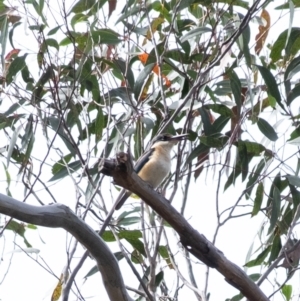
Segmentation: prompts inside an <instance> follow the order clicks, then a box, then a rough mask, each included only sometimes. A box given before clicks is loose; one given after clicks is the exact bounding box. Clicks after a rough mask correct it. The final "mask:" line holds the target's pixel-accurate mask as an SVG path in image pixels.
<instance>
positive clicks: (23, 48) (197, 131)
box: [0, 0, 300, 300]
mask: <svg viewBox="0 0 300 301" xmlns="http://www.w3.org/2000/svg"><path fill="white" fill-rule="evenodd" d="M13 5H15V3H14V4H13ZM13 5H12V4H11V3H10V2H9V1H7V2H6V1H5V2H3V1H1V2H0V11H1V19H0V20H1V21H0V25H1V49H2V52H1V53H2V55H1V66H2V76H1V85H2V89H1V103H0V104H1V105H0V108H1V113H0V131H1V134H0V135H1V162H2V171H1V179H2V185H1V187H2V190H1V191H2V194H1V195H0V212H1V213H2V218H1V234H2V238H0V239H1V240H2V241H4V239H6V237H7V238H11V237H12V236H11V235H10V234H11V233H15V237H13V241H10V243H11V244H15V245H17V248H18V249H19V250H21V251H22V252H24V253H26V254H27V255H29V256H31V255H30V254H31V252H34V250H36V248H35V243H32V242H31V240H30V239H29V238H28V234H29V231H31V230H30V229H35V230H36V231H37V229H38V230H40V229H42V228H41V226H45V227H50V228H53V227H59V228H63V229H65V230H66V231H67V232H69V233H70V234H72V237H70V236H67V238H66V241H65V242H57V243H59V244H60V243H61V244H65V245H67V248H66V254H65V256H66V258H67V259H66V266H65V267H61V269H62V273H61V275H58V274H55V273H52V274H53V276H54V277H56V278H57V279H58V284H57V286H56V288H55V290H54V291H53V293H52V300H58V298H59V297H60V295H62V300H68V298H69V296H70V294H72V296H73V297H74V295H76V296H77V298H79V299H81V300H85V299H87V297H89V296H88V295H84V294H83V293H82V292H81V289H80V288H79V286H78V285H77V283H78V281H81V280H82V276H79V274H78V273H80V271H82V270H83V269H84V268H88V270H89V271H88V273H85V276H84V277H85V279H86V280H87V282H88V281H91V279H92V278H93V277H96V275H95V274H98V271H100V274H101V278H102V280H103V283H104V288H105V289H106V292H107V295H108V298H109V299H110V300H184V299H185V298H186V296H191V297H189V298H194V299H195V300H209V298H210V297H211V298H212V299H213V298H214V296H216V295H217V286H216V285H215V280H214V276H213V275H212V274H211V269H216V270H217V271H218V272H219V273H220V274H221V275H223V276H224V277H225V279H226V281H227V282H228V287H229V286H230V285H231V286H233V287H235V288H236V289H237V290H238V291H235V292H234V293H231V291H230V293H227V292H224V293H223V295H222V297H223V299H224V300H225V299H226V298H229V299H227V300H240V299H242V298H243V296H245V297H247V298H248V300H268V299H269V298H271V297H273V296H276V300H280V298H281V299H283V300H291V299H292V298H293V290H294V291H295V290H297V289H298V287H297V286H295V285H294V283H293V281H292V280H293V278H295V277H296V276H295V275H297V269H298V268H297V267H298V262H299V257H300V255H299V241H298V239H297V237H298V234H297V233H298V228H297V225H298V219H299V210H300V209H299V203H300V194H299V190H298V187H299V186H300V179H299V177H298V173H299V167H300V164H299V149H298V145H299V139H300V138H299V137H300V130H299V116H300V114H299V104H298V103H299V100H297V97H298V96H299V94H300V89H299V87H300V86H299V79H298V75H299V70H300V68H299V66H300V56H299V47H300V29H299V28H298V27H294V26H293V23H294V22H293V21H294V18H295V19H296V17H295V16H297V14H298V16H299V12H298V7H299V5H300V4H299V1H297V0H291V1H288V2H287V3H285V2H284V1H276V5H274V3H272V2H271V1H262V0H257V1H243V0H218V1H206V0H201V1H193V0H191V1H187V0H186V1H185V0H181V1H177V0H170V1H134V0H128V1H116V0H115V1H112V0H110V1H107V0H106V1H105V0H104V1H103V0H102V1H95V0H79V1H74V2H72V3H71V2H70V3H69V2H68V1H65V2H63V3H61V2H60V1H58V2H57V3H54V2H52V1H51V2H50V1H48V2H47V1H39V2H36V1H35V0H28V1H26V2H21V1H20V2H18V3H17V6H13ZM273 15H274V17H273ZM283 16H285V19H284V20H285V21H283V19H282V18H283ZM286 20H288V22H287V21H286ZM280 22H281V23H280ZM276 24H283V25H284V26H281V27H280V29H281V31H280V32H278V30H277V29H275V28H278V27H276ZM163 132H167V133H171V134H176V133H188V134H189V138H188V140H187V141H184V142H181V143H179V144H178V146H177V147H176V150H175V152H174V153H173V154H174V158H173V169H172V172H171V173H170V175H169V176H168V177H167V178H166V179H165V181H164V182H163V184H162V186H161V187H160V189H159V191H158V192H156V191H154V190H153V189H152V188H151V187H149V185H147V183H144V182H143V181H141V180H140V179H139V178H138V177H137V176H136V174H135V173H134V171H133V169H132V162H131V161H132V159H133V160H135V159H137V158H138V157H139V156H141V154H142V153H143V152H144V151H145V150H147V149H148V148H149V145H150V144H151V140H152V139H153V138H154V137H155V136H156V135H158V134H159V133H163ZM119 152H120V153H119ZM117 153H118V156H117V157H115V155H116V154H117ZM111 177H112V178H111ZM210 180H212V181H213V185H212V186H209V185H208V184H207V186H205V185H203V183H206V182H207V181H210ZM200 185H202V186H201V187H202V188H201V195H199V194H200V193H199V189H198V187H200ZM62 187H63V188H62ZM120 187H125V188H130V189H131V190H132V191H133V192H134V193H135V194H136V196H134V198H132V199H130V200H128V201H127V203H126V205H125V206H124V207H123V208H122V210H120V211H117V212H114V211H112V210H111V208H112V206H113V202H114V199H115V198H116V196H117V194H118V191H119V189H120ZM203 187H204V188H203ZM16 188H17V189H16ZM203 189H204V190H203ZM205 189H207V191H205ZM209 190H213V200H206V201H207V202H210V203H213V204H214V205H213V206H214V207H213V208H214V209H213V216H208V215H207V221H206V224H209V223H210V222H209V220H210V219H213V220H214V222H213V223H212V224H211V225H210V227H211V228H215V230H214V232H213V235H212V236H211V237H209V240H207V239H206V238H205V236H203V235H202V234H206V232H205V231H206V229H202V228H201V227H198V226H197V225H195V224H193V225H192V224H191V223H190V222H189V218H190V214H191V212H192V215H193V217H195V218H196V219H197V215H198V212H199V211H200V210H201V211H203V210H205V206H204V204H203V203H200V200H203V199H204V198H206V193H208V191H209ZM138 196H139V197H141V199H143V201H144V202H140V201H137V200H134V199H137V198H138ZM254 219H256V220H257V221H259V222H257V223H256V227H257V229H256V230H257V232H258V235H257V237H256V238H255V240H254V241H253V240H252V238H249V241H248V243H249V246H250V245H251V247H250V249H249V251H248V254H244V256H245V257H244V258H245V261H244V262H243V263H242V265H244V267H243V266H241V265H240V266H238V265H236V264H235V263H233V262H232V261H229V260H228V259H227V258H226V257H225V256H224V254H223V253H222V248H221V249H220V250H219V249H218V247H219V246H218V243H217V239H218V238H219V237H220V235H221V234H220V232H221V231H222V230H223V229H224V228H225V227H226V226H227V225H228V224H229V223H231V222H234V223H235V225H236V226H237V228H236V229H238V228H241V229H243V230H242V231H244V233H245V235H247V227H249V225H248V223H250V220H254ZM261 221H262V223H261ZM40 231H42V230H40ZM226 235H234V233H227V234H226ZM20 238H21V240H20V242H19V239H20ZM83 247H84V248H83ZM9 248H10V245H9V244H8V243H7V244H3V250H4V251H3V252H4V253H5V251H6V250H9ZM235 248H236V249H238V241H236V245H235ZM12 254H14V252H13V253H12ZM89 255H91V257H89ZM226 255H227V254H226ZM232 257H233V258H234V254H231V258H232ZM5 258H6V257H5ZM32 258H33V257H32ZM78 258H80V259H79V260H78ZM33 260H34V258H33ZM10 261H11V262H13V261H14V255H12V256H11V259H10ZM34 261H35V262H34ZM34 261H33V262H32V264H36V263H37V262H38V260H34ZM95 262H96V263H95ZM125 262H126V268H125V267H124V266H125ZM119 263H120V264H121V268H120V266H119ZM123 263H124V264H123ZM199 263H204V264H201V268H198V267H197V265H198V264H199ZM1 264H2V265H3V269H4V270H5V272H3V275H2V280H1V281H2V282H4V281H6V277H7V274H9V273H10V272H11V271H10V265H9V264H7V263H6V260H4V261H3V262H2V263H1ZM39 264H40V265H41V266H42V267H44V268H45V267H47V263H46V262H43V263H39ZM198 266H199V265H198ZM278 267H282V269H281V270H277V268H278ZM47 268H48V267H47ZM49 270H50V269H49ZM128 270H129V272H128ZM283 270H285V271H284V276H283V277H282V275H281V274H282V273H281V272H282V271H283ZM279 271H281V272H279ZM49 273H50V272H49ZM127 273H130V275H132V276H131V277H130V278H131V279H129V277H127ZM199 278H201V281H200V280H199ZM53 279H54V282H55V281H57V280H55V278H53ZM202 279H203V280H202ZM266 280H268V282H269V286H262V289H260V286H261V285H262V284H265V283H266V282H267V281H266ZM222 281H223V280H222ZM127 282H128V285H130V287H128V286H125V284H127ZM131 282H132V283H131ZM96 290H103V288H102V287H101V285H99V287H97V288H95V291H96ZM93 293H94V292H92V294H93ZM189 294H190V295H189ZM218 299H220V298H219V297H218ZM295 299H296V296H295Z"/></svg>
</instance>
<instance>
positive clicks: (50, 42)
mask: <svg viewBox="0 0 300 301" xmlns="http://www.w3.org/2000/svg"><path fill="white" fill-rule="evenodd" d="M45 43H46V45H47V46H51V47H54V48H55V49H56V50H59V45H58V42H57V40H55V39H46V40H45Z"/></svg>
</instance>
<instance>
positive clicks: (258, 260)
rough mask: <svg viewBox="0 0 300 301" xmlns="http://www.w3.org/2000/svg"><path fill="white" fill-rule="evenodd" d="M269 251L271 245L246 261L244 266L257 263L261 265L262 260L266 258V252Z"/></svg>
mask: <svg viewBox="0 0 300 301" xmlns="http://www.w3.org/2000/svg"><path fill="white" fill-rule="evenodd" d="M270 251H271V246H268V247H267V248H266V249H265V250H263V251H262V252H261V253H260V254H259V255H258V256H257V257H256V258H255V259H253V260H250V261H249V262H247V263H246V264H245V266H246V267H248V268H251V267H254V266H257V265H261V264H262V263H263V262H264V260H265V259H266V257H267V256H268V254H269V253H270Z"/></svg>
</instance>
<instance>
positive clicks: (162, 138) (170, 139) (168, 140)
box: [152, 133, 188, 147]
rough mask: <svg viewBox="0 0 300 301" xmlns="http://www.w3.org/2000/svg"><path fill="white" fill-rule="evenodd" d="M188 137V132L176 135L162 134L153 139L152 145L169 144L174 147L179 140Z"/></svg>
mask: <svg viewBox="0 0 300 301" xmlns="http://www.w3.org/2000/svg"><path fill="white" fill-rule="evenodd" d="M187 137H188V134H182V135H176V136H173V135H171V134H168V133H167V134H160V135H158V136H157V137H155V139H154V140H153V143H152V147H156V146H169V147H172V146H174V145H175V144H177V142H178V141H181V140H184V139H186V138H187Z"/></svg>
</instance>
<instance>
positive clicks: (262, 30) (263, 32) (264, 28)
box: [255, 9, 271, 55]
mask: <svg viewBox="0 0 300 301" xmlns="http://www.w3.org/2000/svg"><path fill="white" fill-rule="evenodd" d="M260 17H261V18H263V19H264V20H265V22H266V24H265V25H260V26H259V28H258V34H257V35H256V37H255V41H256V45H255V53H256V54H257V55H258V54H259V53H260V52H261V50H262V48H263V46H264V44H265V41H266V38H267V36H268V33H269V29H270V24H271V17H270V14H269V12H268V11H267V10H266V9H263V10H262V12H261V14H260Z"/></svg>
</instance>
